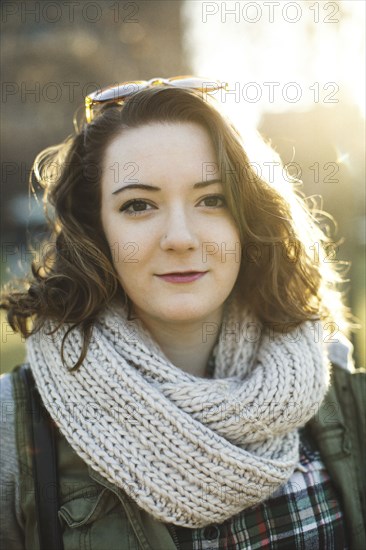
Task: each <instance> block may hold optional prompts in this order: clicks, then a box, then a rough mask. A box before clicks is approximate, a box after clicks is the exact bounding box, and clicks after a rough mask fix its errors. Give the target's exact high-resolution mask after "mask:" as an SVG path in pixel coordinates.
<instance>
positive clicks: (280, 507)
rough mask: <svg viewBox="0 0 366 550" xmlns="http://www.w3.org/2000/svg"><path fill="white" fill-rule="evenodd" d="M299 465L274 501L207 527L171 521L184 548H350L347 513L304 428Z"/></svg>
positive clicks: (327, 549) (236, 549)
mask: <svg viewBox="0 0 366 550" xmlns="http://www.w3.org/2000/svg"><path fill="white" fill-rule="evenodd" d="M300 465H301V466H300V468H301V470H299V469H297V470H295V472H294V474H293V475H292V476H291V478H290V479H289V481H288V482H287V483H286V484H285V485H284V486H282V487H281V488H280V489H279V490H277V491H276V493H274V494H273V495H272V496H271V497H270V498H269V499H267V500H266V501H264V502H263V503H261V504H260V505H258V506H253V507H251V508H247V509H246V510H244V511H243V512H241V513H239V514H237V515H236V516H234V517H232V518H231V519H229V520H227V521H225V522H224V523H222V524H220V525H217V524H213V525H210V526H208V527H205V528H202V529H188V528H185V527H177V526H173V525H167V527H168V528H169V531H170V533H171V534H172V536H173V539H174V541H175V543H176V546H177V548H178V549H179V550H239V549H240V550H257V549H262V548H266V549H271V550H277V549H278V550H345V549H346V548H348V545H347V540H346V532H345V527H344V522H343V514H342V510H341V506H340V502H339V500H338V496H337V494H336V491H335V489H334V487H333V485H332V483H331V480H330V477H329V475H328V473H327V470H326V468H325V466H324V464H323V462H322V460H321V458H320V454H319V452H318V451H317V450H316V449H315V448H314V443H313V442H312V441H310V439H309V437H308V436H307V435H306V434H305V431H304V429H301V430H300Z"/></svg>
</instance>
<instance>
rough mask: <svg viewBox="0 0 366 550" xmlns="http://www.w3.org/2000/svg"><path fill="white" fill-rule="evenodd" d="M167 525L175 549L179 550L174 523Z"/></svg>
mask: <svg viewBox="0 0 366 550" xmlns="http://www.w3.org/2000/svg"><path fill="white" fill-rule="evenodd" d="M167 527H168V529H169V531H170V533H171V535H172V537H173V542H174V544H175V545H176V547H177V550H180V546H179V541H178V536H177V533H176V531H175V527H174V525H172V524H170V525H169V524H167Z"/></svg>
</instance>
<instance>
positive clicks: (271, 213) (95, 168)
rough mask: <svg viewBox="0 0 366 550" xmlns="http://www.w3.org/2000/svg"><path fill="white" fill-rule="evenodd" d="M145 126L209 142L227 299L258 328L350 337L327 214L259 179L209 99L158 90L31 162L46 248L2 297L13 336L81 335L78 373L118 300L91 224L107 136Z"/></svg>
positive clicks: (107, 111) (285, 180)
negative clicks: (226, 223)
mask: <svg viewBox="0 0 366 550" xmlns="http://www.w3.org/2000/svg"><path fill="white" fill-rule="evenodd" d="M154 122H161V123H176V122H178V123H184V122H194V123H198V124H200V125H201V126H202V127H203V128H205V129H206V131H207V132H208V134H209V136H210V138H211V140H212V143H213V146H214V149H215V152H216V157H217V162H218V169H221V176H222V178H221V179H222V183H223V185H224V193H225V197H226V200H227V204H228V207H229V209H230V211H231V214H232V216H233V218H234V220H235V222H236V224H237V227H238V229H239V233H240V238H241V245H242V254H243V256H242V262H241V268H240V272H239V276H238V280H237V283H236V286H235V289H236V290H238V296H239V297H240V299H241V300H242V301H243V303H247V304H249V305H250V306H251V308H252V310H253V311H254V312H255V313H256V315H257V316H258V317H259V319H260V320H261V321H262V323H264V325H266V326H271V327H272V328H273V329H274V330H276V331H282V330H289V329H290V328H291V329H293V328H294V327H295V326H297V325H299V324H300V323H302V322H304V321H307V320H310V319H317V320H323V321H325V323H335V324H336V327H338V328H340V329H341V330H342V331H343V332H344V333H347V332H348V331H349V330H350V329H351V330H353V329H354V328H358V327H357V325H355V324H353V320H354V319H355V318H354V317H353V316H352V314H351V311H350V310H349V308H348V307H346V306H345V305H344V304H343V294H342V292H341V291H340V290H339V288H338V285H339V284H341V283H342V282H344V279H343V274H341V273H340V271H342V270H343V269H348V262H337V261H336V262H335V263H332V262H330V261H329V257H330V255H329V247H334V245H335V244H338V243H334V242H333V241H332V240H331V237H329V236H328V235H326V233H325V232H324V230H323V229H322V228H321V225H322V222H324V220H325V219H329V216H327V215H326V214H325V213H324V212H322V211H321V210H319V209H317V208H316V205H314V204H313V205H311V204H309V201H307V200H306V199H305V197H304V196H303V194H302V192H301V191H300V190H299V186H300V183H301V182H299V181H297V180H296V179H294V178H291V177H289V176H288V177H284V176H283V173H284V172H283V170H281V172H280V173H279V176H278V177H277V178H274V180H275V181H269V180H268V179H266V178H264V177H262V176H261V175H258V170H256V169H254V166H255V165H257V163H256V164H254V163H253V162H252V159H250V158H249V156H248V154H247V153H246V150H245V146H244V143H243V138H242V136H241V134H240V133H239V132H238V130H237V129H236V128H235V126H234V125H233V123H232V122H231V121H230V120H229V119H227V118H226V116H225V115H224V114H223V113H222V112H220V109H219V107H218V105H217V104H215V101H214V100H209V99H208V98H207V97H206V98H204V97H202V96H200V95H199V94H198V93H196V92H194V91H190V90H185V89H177V88H172V87H169V86H168V87H156V88H150V89H146V90H142V91H140V92H137V93H136V94H134V95H132V96H130V98H129V99H127V100H126V101H125V103H124V104H123V106H119V105H113V104H112V105H108V106H106V107H105V108H103V109H101V111H100V112H99V113H98V115H97V116H96V118H95V119H94V120H93V121H92V122H91V123H89V124H84V125H83V126H82V128H81V129H80V130H78V131H77V133H76V135H74V136H70V137H69V138H67V139H66V140H65V142H63V143H61V144H59V145H56V146H53V147H49V148H47V149H45V150H44V151H42V152H41V153H40V154H39V155H38V156H37V157H36V159H35V162H34V166H33V174H34V176H35V177H36V179H37V181H38V182H39V184H40V185H41V187H42V188H43V189H44V205H45V211H46V216H47V220H48V224H49V228H50V239H49V241H48V243H46V244H45V245H44V246H43V247H42V248H41V251H42V252H41V253H40V254H39V258H38V259H36V260H34V261H33V262H32V265H31V270H32V274H31V275H30V276H29V277H28V278H27V279H26V280H23V283H24V285H25V286H24V285H23V287H22V288H14V287H13V288H12V289H11V290H9V289H7V290H6V291H5V292H4V293H3V294H2V300H1V304H0V306H1V308H3V309H5V310H7V312H8V313H7V315H8V322H9V324H10V325H11V327H12V328H13V330H15V331H20V332H21V334H22V335H23V336H24V337H28V336H29V335H30V334H34V333H36V332H38V331H39V330H40V329H41V328H42V326H43V324H44V322H45V320H46V319H50V320H53V321H56V324H57V327H56V329H55V331H56V330H57V328H58V327H59V326H61V325H62V324H64V323H67V324H68V325H70V326H69V328H68V331H67V333H66V335H65V338H66V337H67V334H68V333H69V332H70V331H71V330H73V329H75V327H79V328H80V329H81V330H82V334H83V348H82V350H81V354H80V357H79V360H78V362H77V363H76V365H74V368H77V367H78V366H79V365H80V364H81V363H82V361H83V359H84V358H85V355H86V352H87V348H88V344H89V342H90V337H91V333H92V328H93V323H94V321H95V319H96V318H97V317H98V314H99V313H100V312H101V311H102V310H103V309H104V308H105V306H106V305H107V304H109V303H110V302H112V301H113V300H119V299H122V300H127V302H128V297H127V296H126V295H125V293H124V290H123V288H122V287H121V285H120V283H119V281H118V278H117V273H116V271H115V268H114V266H113V258H112V253H111V250H110V249H109V246H108V243H107V240H106V238H105V235H104V232H103V228H102V224H101V216H100V210H101V189H100V181H101V171H102V162H103V158H104V153H105V150H106V147H107V146H108V144H109V143H110V142H111V140H113V138H114V137H116V136H117V135H118V134H120V133H121V132H128V129H129V128H136V127H139V126H142V125H145V124H149V123H154ZM270 154H271V155H272V158H273V154H274V153H273V151H270ZM255 160H256V161H257V158H256V159H255ZM267 160H268V158H267ZM276 160H277V164H279V162H278V161H279V159H278V157H276ZM32 190H33V191H34V188H33V187H32ZM315 249H316V257H314V251H315ZM332 251H333V249H332V248H331V253H332ZM327 259H328V261H327ZM129 305H130V304H129ZM129 315H130V309H129ZM29 320H32V321H33V322H32V326H31V327H30V325H29ZM55 331H53V332H55ZM65 338H64V340H65ZM64 340H63V342H62V347H61V353H62V350H63V344H64ZM62 356H63V354H62Z"/></svg>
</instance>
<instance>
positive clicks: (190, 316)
mask: <svg viewBox="0 0 366 550" xmlns="http://www.w3.org/2000/svg"><path fill="white" fill-rule="evenodd" d="M210 313H212V308H211V307H208V306H206V307H205V306H203V305H202V306H200V305H199V304H197V300H192V303H191V304H190V303H188V300H187V298H186V299H185V300H184V301H182V302H181V303H176V304H175V305H174V304H173V303H170V304H169V306H167V307H166V308H164V311H162V312H161V318H165V319H166V320H167V321H170V322H191V321H195V320H199V319H202V318H205V317H207V316H208V315H210Z"/></svg>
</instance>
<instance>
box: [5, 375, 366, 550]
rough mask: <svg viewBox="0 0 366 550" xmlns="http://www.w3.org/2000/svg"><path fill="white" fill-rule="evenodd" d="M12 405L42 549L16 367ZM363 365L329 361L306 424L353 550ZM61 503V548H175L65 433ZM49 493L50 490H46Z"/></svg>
mask: <svg viewBox="0 0 366 550" xmlns="http://www.w3.org/2000/svg"><path fill="white" fill-rule="evenodd" d="M12 376H13V387H14V398H15V404H16V438H17V449H18V456H19V465H20V466H19V468H20V472H19V475H20V480H19V481H20V488H21V495H20V499H21V507H22V511H23V514H24V518H25V540H26V548H27V550H36V549H38V548H39V543H38V533H37V522H36V513H35V500H34V488H33V477H32V457H31V453H30V446H29V442H28V440H27V430H26V422H25V419H26V415H27V410H26V406H25V403H26V399H25V388H24V386H23V382H22V379H21V378H20V376H19V375H18V374H17V369H15V370H14V371H13V373H12ZM365 390H366V370H357V371H356V372H354V373H350V372H349V371H347V370H345V369H343V368H341V367H338V366H335V365H334V366H333V375H332V385H331V388H330V390H329V392H328V394H327V396H326V398H325V400H324V402H323V404H322V406H321V408H320V410H319V412H318V413H317V414H316V415H315V416H314V417H313V418H312V420H311V421H310V422H308V424H307V430H308V432H309V434H310V436H311V437H314V438H315V440H316V443H317V445H318V447H319V449H320V452H321V455H322V459H323V461H324V462H325V464H326V466H327V468H328V471H329V473H330V475H331V477H332V480H333V483H334V485H335V486H336V488H337V489H338V491H339V494H340V497H341V499H342V501H343V510H344V513H345V519H346V527H347V531H348V536H349V540H350V544H351V547H350V550H365V548H366V532H365V519H364V518H366V480H365V475H363V474H364V471H363V467H364V465H365V464H366V447H365V445H366V411H365V396H366V391H365ZM57 452H58V463H59V483H60V487H59V491H60V508H59V519H60V521H61V523H62V525H63V541H64V549H65V550H76V549H92V548H108V549H110V550H114V549H117V548H120V549H129V550H137V549H138V550H162V549H164V550H175V549H176V548H177V547H176V544H175V543H174V541H173V539H172V537H171V535H170V533H169V531H168V529H167V527H166V525H164V524H163V523H161V522H159V521H157V520H155V519H154V518H153V517H152V516H151V515H149V514H147V513H146V512H145V511H143V510H142V509H140V508H139V507H138V506H137V505H136V504H135V503H134V501H133V500H131V499H130V498H129V497H128V495H127V494H126V493H125V492H124V491H123V490H121V489H118V488H117V487H116V486H114V485H113V484H111V483H109V482H108V481H107V480H105V479H104V478H103V477H102V476H101V475H100V474H98V473H96V472H95V471H94V470H92V469H91V468H90V467H88V466H87V465H86V464H85V463H84V462H83V461H82V459H81V458H80V457H79V456H78V455H77V454H76V453H75V452H74V451H73V450H72V448H71V447H70V445H69V444H68V443H67V441H66V440H65V439H64V438H63V436H62V435H59V437H58V440H57ZM41 490H44V491H47V495H49V498H50V499H52V498H53V488H52V487H44V488H41Z"/></svg>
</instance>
